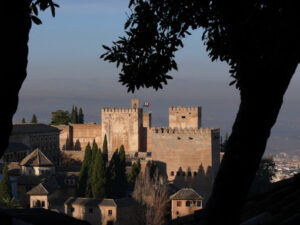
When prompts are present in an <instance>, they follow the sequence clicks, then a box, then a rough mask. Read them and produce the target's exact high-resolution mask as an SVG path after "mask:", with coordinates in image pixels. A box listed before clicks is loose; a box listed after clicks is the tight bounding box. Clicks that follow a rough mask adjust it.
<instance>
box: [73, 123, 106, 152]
mask: <svg viewBox="0 0 300 225" xmlns="http://www.w3.org/2000/svg"><path fill="white" fill-rule="evenodd" d="M71 126H72V129H73V149H74V150H85V148H86V146H87V144H88V143H89V142H90V144H91V145H92V143H93V141H94V140H95V141H96V143H97V145H98V147H101V148H102V142H103V140H102V135H101V125H100V124H71Z"/></svg>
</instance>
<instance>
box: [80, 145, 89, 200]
mask: <svg viewBox="0 0 300 225" xmlns="http://www.w3.org/2000/svg"><path fill="white" fill-rule="evenodd" d="M91 161H92V150H91V146H90V143H88V145H87V146H86V148H85V153H84V159H83V162H82V165H81V169H80V173H79V176H78V186H77V196H80V197H82V196H85V195H86V194H87V193H88V195H89V194H90V191H91V188H90V187H88V185H87V184H88V175H89V168H90V167H89V166H90V165H91Z"/></svg>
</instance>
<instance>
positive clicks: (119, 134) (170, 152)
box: [55, 99, 220, 199]
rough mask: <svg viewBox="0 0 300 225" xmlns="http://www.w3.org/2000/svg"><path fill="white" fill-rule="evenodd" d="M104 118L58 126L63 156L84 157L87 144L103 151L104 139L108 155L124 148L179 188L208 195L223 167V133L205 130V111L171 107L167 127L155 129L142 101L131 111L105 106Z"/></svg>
mask: <svg viewBox="0 0 300 225" xmlns="http://www.w3.org/2000/svg"><path fill="white" fill-rule="evenodd" d="M101 116H102V121H101V124H69V125H60V126H55V127H56V128H58V129H59V130H61V132H60V138H59V139H60V149H61V150H62V152H64V153H65V154H67V155H69V156H71V157H75V156H76V155H80V157H79V158H81V159H82V157H83V155H84V150H85V147H86V145H87V144H88V142H90V143H92V142H93V141H94V140H95V142H96V143H97V144H98V146H100V147H102V142H103V139H104V136H105V135H106V136H107V142H108V151H109V157H111V156H112V154H113V152H114V151H115V150H116V149H117V148H119V147H120V146H121V145H124V147H125V152H126V157H127V158H128V159H135V160H136V159H137V158H140V159H141V160H143V161H147V160H154V161H156V162H157V165H158V166H160V168H161V169H162V170H163V171H165V173H166V175H167V176H168V180H169V181H170V182H171V183H173V184H174V185H175V186H176V187H178V188H182V187H192V188H194V189H195V190H197V191H198V192H199V193H200V194H201V195H202V196H203V197H204V198H205V199H206V198H207V197H208V195H209V192H210V189H211V185H212V182H213V178H214V176H215V175H216V172H217V169H218V166H219V163H220V129H213V128H202V127H201V107H198V106H197V107H187V106H171V107H169V127H152V126H151V113H144V112H143V108H141V107H140V105H139V100H138V99H132V100H131V107H130V108H102V110H101ZM72 154H73V155H72Z"/></svg>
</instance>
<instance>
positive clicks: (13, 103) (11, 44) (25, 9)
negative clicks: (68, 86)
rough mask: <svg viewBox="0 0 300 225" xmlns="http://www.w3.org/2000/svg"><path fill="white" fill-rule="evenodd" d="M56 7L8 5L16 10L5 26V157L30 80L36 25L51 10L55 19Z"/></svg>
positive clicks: (32, 0) (41, 2) (35, 1)
mask: <svg viewBox="0 0 300 225" xmlns="http://www.w3.org/2000/svg"><path fill="white" fill-rule="evenodd" d="M55 7H58V5H57V4H55V3H54V2H53V1H52V0H22V1H18V2H17V3H16V2H15V1H5V2H3V8H5V9H11V10H13V13H12V14H11V16H9V17H7V20H5V22H3V24H4V26H3V32H5V33H7V34H8V35H3V38H4V40H3V43H5V47H4V48H3V51H2V53H3V55H4V56H5V57H3V58H4V62H3V65H5V67H4V70H6V71H5V77H6V78H7V79H6V81H5V88H1V94H2V96H4V98H3V99H5V101H6V102H7V104H6V109H5V110H3V112H2V113H3V115H2V116H3V118H5V119H4V120H3V123H2V128H3V130H4V133H3V135H2V136H1V141H0V147H1V148H0V149H1V151H0V152H1V155H2V154H3V151H4V150H5V149H6V148H7V145H8V138H9V135H10V133H11V130H12V117H13V115H14V113H15V112H16V110H17V106H18V100H19V97H18V94H19V90H20V88H21V86H22V83H23V81H24V79H25V78H26V75H27V73H26V68H27V62H28V59H27V57H28V37H29V32H30V29H31V25H32V22H34V23H36V24H41V23H42V22H41V21H40V20H39V19H38V17H37V16H38V12H39V11H44V10H46V9H48V8H50V9H51V12H52V15H53V16H55Z"/></svg>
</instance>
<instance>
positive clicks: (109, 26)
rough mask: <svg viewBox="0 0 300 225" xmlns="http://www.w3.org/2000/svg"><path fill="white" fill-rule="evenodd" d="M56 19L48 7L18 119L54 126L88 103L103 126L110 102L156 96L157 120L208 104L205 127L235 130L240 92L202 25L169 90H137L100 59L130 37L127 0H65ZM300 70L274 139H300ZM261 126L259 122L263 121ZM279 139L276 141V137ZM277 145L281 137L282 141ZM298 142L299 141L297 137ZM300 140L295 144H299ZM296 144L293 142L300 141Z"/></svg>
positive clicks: (32, 49) (36, 34)
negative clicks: (63, 114) (57, 117)
mask: <svg viewBox="0 0 300 225" xmlns="http://www.w3.org/2000/svg"><path fill="white" fill-rule="evenodd" d="M57 3H58V4H59V5H60V6H61V7H60V8H59V9H58V10H57V13H56V17H55V18H52V17H51V15H50V12H43V13H41V14H40V18H41V19H42V21H43V24H42V25H40V26H36V25H33V27H32V29H31V32H30V42H29V65H28V70H27V71H28V77H27V79H26V80H25V82H24V84H23V87H22V89H21V92H20V104H19V107H18V111H17V113H16V115H15V117H14V122H20V121H21V119H22V117H25V119H26V121H30V120H31V116H32V114H33V113H36V115H37V117H38V120H39V121H40V122H44V123H49V122H50V119H51V112H53V111H56V110H57V109H65V110H71V108H72V105H73V104H75V105H77V106H79V107H82V108H83V110H84V113H85V119H86V122H97V123H100V109H101V108H102V107H105V106H113V107H127V106H129V104H130V98H132V97H138V98H140V100H141V101H142V102H143V101H150V102H151V107H150V108H147V109H146V111H151V112H152V115H153V123H154V125H163V126H166V125H168V106H169V105H201V106H202V107H203V119H202V120H203V126H208V127H220V128H221V130H222V133H224V132H225V131H228V132H230V128H231V125H232V122H233V120H234V118H235V115H236V112H237V108H238V103H239V95H238V91H237V90H236V89H234V87H232V86H228V84H229V82H230V81H231V79H230V77H229V74H228V69H229V68H228V66H227V65H226V64H225V63H221V62H214V63H212V62H211V61H210V59H209V58H208V56H207V53H206V51H205V46H204V45H203V43H202V41H201V34H202V33H201V30H197V31H193V32H192V35H191V36H189V37H187V38H186V39H185V40H184V44H185V46H184V48H183V49H181V50H180V51H179V52H178V53H177V55H176V60H177V63H178V68H179V70H178V71H177V72H176V71H173V72H171V74H172V75H173V76H174V79H173V80H172V81H170V82H169V84H168V85H167V86H165V87H164V89H163V90H160V91H157V92H156V91H154V90H152V89H149V90H140V91H138V92H137V93H135V94H134V95H132V94H127V92H126V89H125V88H124V87H122V86H121V84H119V83H118V72H119V71H118V70H117V69H116V68H115V65H114V64H109V63H107V62H104V61H102V60H100V59H99V56H100V55H101V54H102V53H103V52H104V51H103V49H102V47H101V45H102V44H105V45H111V41H114V40H116V39H117V37H118V36H120V35H123V25H124V22H125V20H126V12H127V13H128V12H129V11H128V8H127V5H128V1H126V0H110V1H108V0H105V1H104V0H64V1H57ZM299 88H300V69H299V67H298V70H297V73H296V74H295V76H294V78H293V81H292V83H291V85H290V88H289V90H288V92H287V94H286V96H285V102H284V105H283V108H282V110H281V113H280V116H279V118H278V122H277V125H276V127H275V129H274V132H273V133H274V137H276V135H279V136H280V137H281V138H286V137H287V138H288V137H289V136H290V134H291V133H292V134H293V135H294V136H295V138H296V140H298V139H299V143H300V119H299V115H300V91H299ZM257 126H258V128H259V124H258V125H257ZM274 137H273V138H274ZM274 143H275V142H274ZM297 143H298V142H297ZM294 145H295V144H294ZM294 145H293V146H294ZM299 151H300V149H299Z"/></svg>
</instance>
